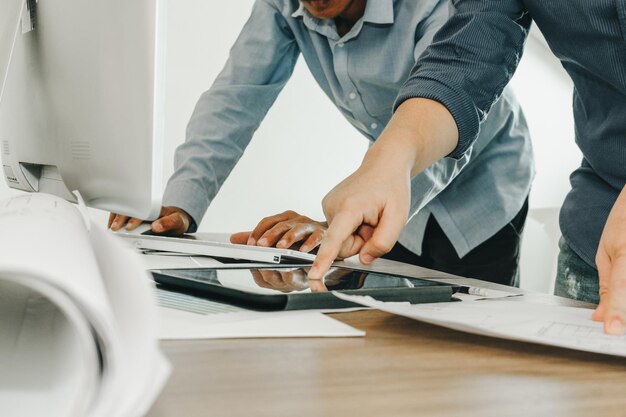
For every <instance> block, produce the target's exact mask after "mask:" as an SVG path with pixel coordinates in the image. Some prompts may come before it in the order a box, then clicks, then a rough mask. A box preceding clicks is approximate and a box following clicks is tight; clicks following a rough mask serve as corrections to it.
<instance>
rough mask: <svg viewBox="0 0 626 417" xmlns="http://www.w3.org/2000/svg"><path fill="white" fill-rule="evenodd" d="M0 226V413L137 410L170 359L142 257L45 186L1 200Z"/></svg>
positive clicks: (110, 414) (93, 415)
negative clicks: (40, 191) (161, 339)
mask: <svg viewBox="0 0 626 417" xmlns="http://www.w3.org/2000/svg"><path fill="white" fill-rule="evenodd" d="M0 230H2V234H1V235H0V253H1V254H2V256H1V257H0V404H1V405H0V410H1V411H0V415H1V416H2V417H33V416H55V417H79V416H80V417H139V416H142V415H144V414H145V413H146V412H147V411H148V409H149V407H150V406H151V404H152V403H153V401H154V400H155V398H156V397H157V395H158V394H159V392H160V391H161V388H162V387H163V385H164V383H165V381H166V380H167V377H168V375H169V364H168V363H167V361H166V360H165V358H164V357H163V356H162V354H161V351H160V349H159V345H158V341H157V332H158V324H157V311H156V303H155V298H154V289H153V288H152V286H151V280H150V279H149V277H148V275H147V273H146V272H145V271H144V269H143V265H142V263H141V260H140V259H138V257H137V255H136V254H135V253H133V252H132V251H131V250H129V249H127V248H126V247H124V245H122V244H120V242H119V241H118V240H117V239H115V238H114V237H112V236H111V234H110V233H108V232H107V231H106V230H104V228H100V227H97V226H96V225H92V224H90V222H89V221H88V219H87V216H86V215H85V214H84V213H82V214H81V212H80V211H79V209H78V208H77V207H76V206H74V205H72V204H70V203H68V202H66V201H65V200H62V199H60V198H57V197H53V196H51V195H46V194H26V195H20V196H17V197H14V198H10V199H8V200H4V201H0Z"/></svg>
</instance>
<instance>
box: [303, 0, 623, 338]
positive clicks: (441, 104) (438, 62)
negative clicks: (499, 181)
mask: <svg viewBox="0 0 626 417" xmlns="http://www.w3.org/2000/svg"><path fill="white" fill-rule="evenodd" d="M452 6H453V7H454V9H455V10H454V16H453V17H452V18H451V19H450V20H449V21H448V23H447V24H446V25H445V26H444V27H443V28H442V29H441V30H440V31H439V32H438V34H437V35H436V37H435V39H434V42H433V43H432V45H431V46H430V48H429V49H427V51H426V52H425V53H424V55H423V56H422V57H421V59H420V60H419V61H418V62H417V63H416V66H415V68H414V69H413V71H412V73H411V77H410V78H409V80H408V81H407V83H406V84H405V86H404V88H403V89H402V91H401V92H400V95H399V97H398V100H397V103H396V112H395V114H394V117H393V119H392V121H391V122H390V124H389V125H388V126H387V129H386V130H385V132H383V134H382V135H381V137H380V139H379V140H378V142H377V143H376V145H375V146H373V147H372V148H371V149H370V152H368V155H367V156H366V158H365V160H364V162H363V165H362V166H361V167H360V168H359V169H358V170H357V171H356V172H355V173H354V174H353V175H352V176H350V177H349V178H347V179H346V180H345V181H344V182H342V183H341V184H340V185H338V186H337V187H336V188H335V189H334V190H333V191H331V193H330V194H329V195H328V196H327V197H326V199H325V202H324V209H325V213H326V215H327V217H328V220H329V223H330V229H329V230H328V233H327V235H326V238H325V241H324V242H323V244H322V247H321V248H320V251H319V255H318V259H317V261H316V268H314V269H313V270H312V272H311V274H310V277H312V278H315V277H317V276H318V275H319V273H320V272H321V271H323V270H324V269H325V268H326V267H327V265H328V264H329V262H330V261H331V260H332V259H333V258H334V256H335V255H336V253H337V252H339V251H343V252H346V249H345V248H350V249H352V252H353V253H360V255H361V256H360V257H361V260H362V261H363V262H366V263H368V262H371V260H372V259H374V258H376V257H378V256H380V255H381V254H382V253H384V252H385V251H386V250H388V249H389V247H391V245H392V243H393V241H394V240H395V239H396V238H397V236H398V233H399V230H400V228H401V225H402V224H403V221H404V218H403V217H402V216H403V212H405V211H406V208H405V207H404V205H405V203H404V202H405V201H406V195H407V193H408V189H407V188H408V185H407V184H408V178H410V177H411V176H413V175H415V174H416V173H419V172H421V171H422V170H423V169H424V168H425V167H427V166H429V165H430V164H431V163H432V162H433V161H435V160H437V159H438V158H440V157H443V156H446V155H447V156H449V157H451V158H459V157H461V156H462V155H463V154H464V153H465V152H466V151H467V150H468V149H469V148H470V147H471V145H472V144H473V142H474V140H475V138H476V136H477V134H478V132H479V130H480V124H481V122H482V121H483V120H484V118H485V116H486V114H487V113H488V112H489V110H490V108H491V106H492V104H493V103H494V102H495V101H496V99H497V98H498V97H499V96H500V94H501V93H502V90H503V88H504V86H505V85H506V84H507V83H508V82H509V80H510V79H511V77H512V76H513V73H514V71H515V68H516V66H517V64H518V63H519V60H520V57H521V54H522V51H523V48H524V42H525V40H526V37H527V34H528V30H529V28H530V25H531V23H532V21H533V20H534V21H535V22H536V24H537V26H538V27H539V29H541V31H542V32H543V34H544V36H545V38H546V40H547V41H548V43H549V45H550V48H551V49H552V51H553V53H554V54H555V55H556V56H557V57H558V58H559V59H560V60H561V62H562V64H563V67H564V68H565V70H566V71H567V72H568V74H569V75H570V77H571V78H572V80H573V81H574V116H575V121H576V143H577V144H578V146H579V147H580V149H581V151H582V153H583V156H584V158H583V161H582V163H581V166H580V168H578V169H577V170H575V171H574V172H573V173H572V175H571V184H572V190H571V191H570V193H569V195H568V196H567V198H566V200H565V202H564V204H563V208H562V210H561V218H560V224H561V230H562V233H563V240H562V242H561V255H560V259H559V273H558V276H557V294H559V295H565V296H569V297H573V298H578V299H582V300H587V301H591V302H598V301H599V302H600V305H599V307H598V309H597V310H596V311H595V313H594V316H593V317H594V319H596V320H601V321H604V324H605V330H606V331H607V332H608V333H611V334H623V333H624V332H625V331H626V191H623V189H624V184H625V183H626V0H593V1H589V0H551V1H546V0H452ZM555 158H558V155H555ZM390 166H391V167H395V168H394V169H389V167H390ZM373 179H376V181H377V184H378V187H376V186H372V180H373ZM475 198H481V196H476V197H475ZM363 230H365V231H367V233H364V232H363ZM362 236H366V237H369V236H371V237H370V238H369V239H363V237H362Z"/></svg>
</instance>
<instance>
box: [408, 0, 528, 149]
mask: <svg viewBox="0 0 626 417" xmlns="http://www.w3.org/2000/svg"><path fill="white" fill-rule="evenodd" d="M452 3H453V4H454V6H455V12H454V14H453V15H452V17H451V18H450V19H449V20H448V21H447V23H446V24H445V25H444V26H443V27H442V28H441V29H440V30H439V31H438V32H437V34H436V35H435V37H434V41H433V43H432V44H431V45H430V46H429V47H428V49H426V51H425V52H424V53H423V54H422V55H421V57H420V59H419V60H418V61H417V63H416V65H415V67H414V68H413V71H412V72H411V75H410V77H409V79H408V80H407V82H406V83H405V85H404V86H403V88H402V89H401V90H400V93H399V94H398V99H397V101H396V107H399V106H400V105H401V104H402V103H404V101H406V100H410V99H412V98H416V97H421V98H428V99H431V100H435V101H437V102H439V103H442V104H443V105H444V106H445V107H446V108H447V109H448V110H449V112H450V113H451V114H452V116H453V117H454V120H455V122H456V125H457V128H458V129H457V130H458V132H459V137H458V146H457V148H456V149H454V150H453V151H452V152H451V156H453V157H455V158H459V157H461V156H462V155H463V153H464V152H465V151H466V150H467V149H469V147H470V146H471V145H472V143H473V142H474V140H475V139H476V137H477V135H478V132H479V130H480V123H481V122H482V121H484V119H485V117H486V116H487V114H488V113H489V111H490V109H491V107H492V105H493V104H494V103H495V102H496V100H497V99H498V97H499V96H500V95H501V94H502V90H503V89H504V87H505V86H506V84H507V83H508V82H509V80H510V79H511V77H512V76H513V73H514V72H515V69H516V67H517V64H518V63H519V59H520V57H521V54H522V51H523V47H524V42H525V39H526V36H527V33H528V29H529V27H530V24H531V19H530V16H529V15H528V13H527V11H526V9H525V8H524V5H523V2H522V1H521V0H454V1H453V2H452Z"/></svg>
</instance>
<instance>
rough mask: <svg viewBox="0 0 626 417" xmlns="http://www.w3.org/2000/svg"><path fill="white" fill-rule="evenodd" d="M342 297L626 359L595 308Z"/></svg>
mask: <svg viewBox="0 0 626 417" xmlns="http://www.w3.org/2000/svg"><path fill="white" fill-rule="evenodd" d="M335 295H336V296H337V297H339V298H341V299H344V300H347V301H352V302H355V303H359V304H362V305H365V306H367V307H372V308H377V309H379V310H382V311H386V312H388V313H392V314H396V315H399V316H404V317H408V318H411V319H414V320H419V321H423V322H426V323H431V324H435V325H439V326H443V327H448V328H450V329H454V330H460V331H463V332H468V333H474V334H480V335H484V336H491V337H498V338H502V339H509V340H519V341H524V342H531V343H539V344H543V345H549V346H558V347H562V348H567V349H575V350H581V351H585V352H594V353H603V354H606V355H615V356H624V357H626V337H625V336H609V335H606V334H604V331H603V324H602V323H598V322H595V321H593V320H591V313H592V311H593V310H590V309H586V308H577V307H566V306H554V305H543V304H534V303H529V302H524V301H522V300H519V299H517V300H512V299H498V300H493V299H492V300H481V301H467V302H465V301H464V302H454V303H437V304H408V303H386V302H381V301H377V300H374V299H373V298H371V297H359V296H348V295H345V294H340V293H335Z"/></svg>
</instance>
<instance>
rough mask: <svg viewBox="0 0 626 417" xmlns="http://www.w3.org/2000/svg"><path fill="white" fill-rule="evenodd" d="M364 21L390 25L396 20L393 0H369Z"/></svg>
mask: <svg viewBox="0 0 626 417" xmlns="http://www.w3.org/2000/svg"><path fill="white" fill-rule="evenodd" d="M363 22H368V23H374V24H378V25H390V24H392V23H393V22H394V16H393V0H367V6H366V7H365V14H364V15H363Z"/></svg>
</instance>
